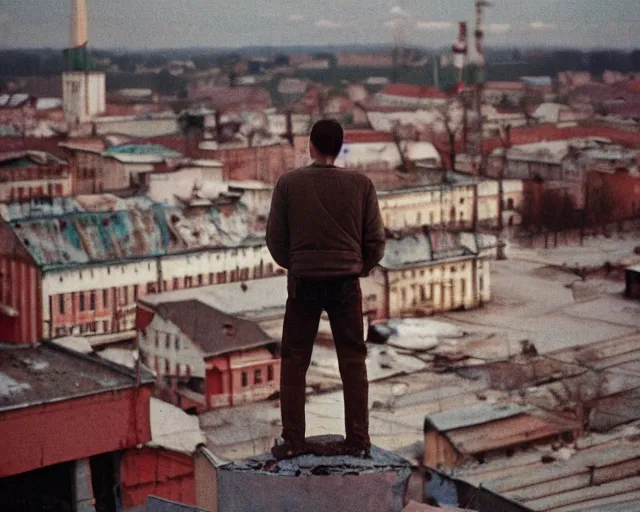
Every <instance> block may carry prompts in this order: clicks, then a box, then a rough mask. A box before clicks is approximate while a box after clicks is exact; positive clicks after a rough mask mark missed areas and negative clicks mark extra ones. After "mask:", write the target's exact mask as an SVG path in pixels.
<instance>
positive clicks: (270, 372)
mask: <svg viewBox="0 0 640 512" xmlns="http://www.w3.org/2000/svg"><path fill="white" fill-rule="evenodd" d="M273 379H274V377H273V365H272V364H270V365H269V366H267V381H268V382H271V381H272V380H273Z"/></svg>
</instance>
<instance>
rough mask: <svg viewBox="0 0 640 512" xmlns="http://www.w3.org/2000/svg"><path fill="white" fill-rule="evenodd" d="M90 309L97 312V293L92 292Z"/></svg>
mask: <svg viewBox="0 0 640 512" xmlns="http://www.w3.org/2000/svg"><path fill="white" fill-rule="evenodd" d="M89 309H90V310H91V311H95V310H96V292H91V295H89ZM94 331H95V329H94Z"/></svg>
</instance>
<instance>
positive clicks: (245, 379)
mask: <svg viewBox="0 0 640 512" xmlns="http://www.w3.org/2000/svg"><path fill="white" fill-rule="evenodd" d="M248 385H249V377H247V372H242V387H243V388H246V387H247V386H248Z"/></svg>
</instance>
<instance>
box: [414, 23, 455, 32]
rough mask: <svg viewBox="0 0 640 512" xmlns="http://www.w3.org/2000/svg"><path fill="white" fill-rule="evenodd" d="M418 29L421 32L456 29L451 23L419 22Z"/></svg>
mask: <svg viewBox="0 0 640 512" xmlns="http://www.w3.org/2000/svg"><path fill="white" fill-rule="evenodd" d="M416 27H417V28H419V29H420V30H447V29H450V28H453V27H455V23H453V22H451V21H418V22H416Z"/></svg>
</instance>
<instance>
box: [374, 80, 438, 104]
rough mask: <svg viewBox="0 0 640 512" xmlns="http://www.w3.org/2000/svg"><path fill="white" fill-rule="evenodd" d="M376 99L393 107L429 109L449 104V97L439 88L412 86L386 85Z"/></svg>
mask: <svg viewBox="0 0 640 512" xmlns="http://www.w3.org/2000/svg"><path fill="white" fill-rule="evenodd" d="M376 98H377V100H378V102H379V103H380V105H383V106H391V107H397V106H402V107H409V108H428V107H435V106H439V105H444V104H445V103H446V102H447V95H446V94H445V93H444V92H442V91H441V90H440V89H438V88H437V87H426V86H420V85H410V84H389V85H386V86H385V87H384V88H383V89H382V90H381V91H380V92H378V93H377V94H376Z"/></svg>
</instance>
